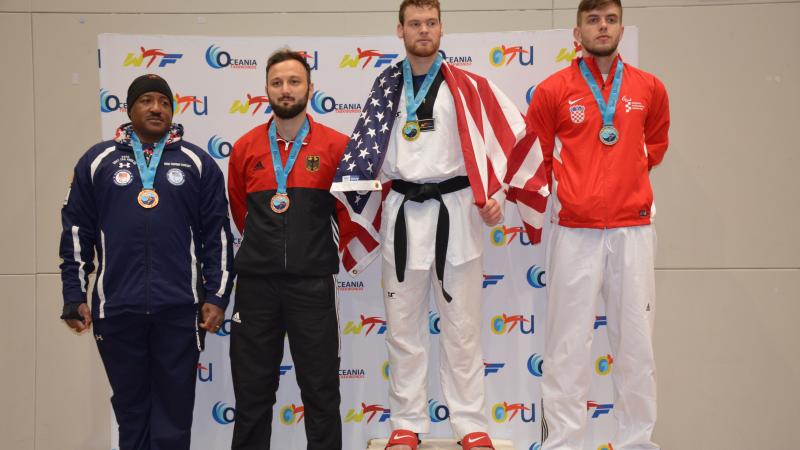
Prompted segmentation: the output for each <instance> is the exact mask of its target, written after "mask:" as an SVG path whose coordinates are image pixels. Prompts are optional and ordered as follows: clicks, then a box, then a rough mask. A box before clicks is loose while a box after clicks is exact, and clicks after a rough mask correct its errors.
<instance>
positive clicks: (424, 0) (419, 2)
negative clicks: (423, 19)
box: [399, 0, 442, 24]
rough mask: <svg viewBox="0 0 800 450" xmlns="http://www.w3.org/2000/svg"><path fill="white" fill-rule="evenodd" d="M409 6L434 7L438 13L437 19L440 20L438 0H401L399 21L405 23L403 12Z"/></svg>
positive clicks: (440, 13) (440, 9)
mask: <svg viewBox="0 0 800 450" xmlns="http://www.w3.org/2000/svg"><path fill="white" fill-rule="evenodd" d="M409 6H416V7H417V8H436V12H437V13H438V14H439V21H440V22H441V21H442V8H441V7H440V6H439V0H403V3H400V14H399V15H400V23H401V24H403V23H405V19H406V18H405V15H404V14H405V12H406V8H408V7H409Z"/></svg>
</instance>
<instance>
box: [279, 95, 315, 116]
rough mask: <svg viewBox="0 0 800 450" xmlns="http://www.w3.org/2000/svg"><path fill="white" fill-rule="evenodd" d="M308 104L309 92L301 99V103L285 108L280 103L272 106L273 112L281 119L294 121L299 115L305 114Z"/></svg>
mask: <svg viewBox="0 0 800 450" xmlns="http://www.w3.org/2000/svg"><path fill="white" fill-rule="evenodd" d="M307 104H308V91H306V95H305V96H304V97H303V98H301V99H300V101H298V102H296V103H294V104H292V105H289V106H283V105H281V104H280V101H279V102H277V103H273V104H272V112H273V113H274V114H275V115H276V116H278V117H280V118H281V119H292V118H294V117H297V115H298V114H300V113H301V112H303V111H304V110H305V109H306V105H307Z"/></svg>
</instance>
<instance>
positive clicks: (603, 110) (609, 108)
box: [579, 58, 623, 127]
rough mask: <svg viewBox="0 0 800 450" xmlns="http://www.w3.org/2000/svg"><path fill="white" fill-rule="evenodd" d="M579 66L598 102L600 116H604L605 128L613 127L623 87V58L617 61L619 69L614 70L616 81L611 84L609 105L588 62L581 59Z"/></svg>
mask: <svg viewBox="0 0 800 450" xmlns="http://www.w3.org/2000/svg"><path fill="white" fill-rule="evenodd" d="M579 65H580V67H581V75H583V79H584V80H586V84H588V85H589V89H591V90H592V94H593V95H594V99H595V101H596V102H597V107H598V108H600V114H601V115H602V116H603V126H604V127H608V126H613V125H614V112H615V111H616V109H617V100H618V99H619V90H620V87H621V86H622V70H623V66H622V58H618V59H617V68H616V69H615V70H614V81H613V82H612V83H611V93H610V94H609V95H608V104H606V102H605V100H604V99H603V92H602V91H600V87H599V86H597V81H596V80H595V79H594V75H592V72H591V71H590V70H589V66H587V65H586V61H584V60H583V59H581V62H580V64H579Z"/></svg>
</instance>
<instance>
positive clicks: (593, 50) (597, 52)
mask: <svg viewBox="0 0 800 450" xmlns="http://www.w3.org/2000/svg"><path fill="white" fill-rule="evenodd" d="M617 47H619V41H617V42H615V43H614V45H612V46H611V47H608V48H597V47H590V46H588V45H584V46H583V50H584V51H585V52H586V53H588V54H590V55H592V56H595V57H600V58H603V57H606V56H611V55H613V54H614V52H616V51H617Z"/></svg>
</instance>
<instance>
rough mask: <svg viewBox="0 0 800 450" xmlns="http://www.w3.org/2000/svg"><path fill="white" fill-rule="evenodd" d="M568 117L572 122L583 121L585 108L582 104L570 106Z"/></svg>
mask: <svg viewBox="0 0 800 450" xmlns="http://www.w3.org/2000/svg"><path fill="white" fill-rule="evenodd" d="M569 118H570V119H571V120H572V123H576V124H577V123H583V119H584V118H586V108H584V107H583V105H574V106H570V107H569Z"/></svg>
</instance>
